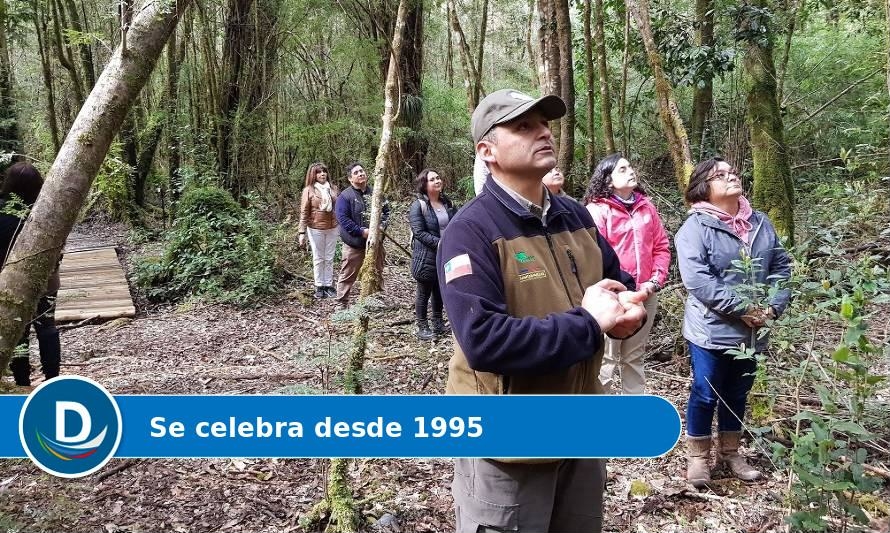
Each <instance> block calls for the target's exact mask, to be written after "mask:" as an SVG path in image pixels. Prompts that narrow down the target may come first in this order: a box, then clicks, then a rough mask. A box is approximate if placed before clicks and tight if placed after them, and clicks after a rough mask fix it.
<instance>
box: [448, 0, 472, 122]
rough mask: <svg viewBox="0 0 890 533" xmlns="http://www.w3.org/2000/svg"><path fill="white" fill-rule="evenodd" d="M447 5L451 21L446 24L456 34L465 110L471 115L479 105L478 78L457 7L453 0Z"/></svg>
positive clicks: (449, 0)
mask: <svg viewBox="0 0 890 533" xmlns="http://www.w3.org/2000/svg"><path fill="white" fill-rule="evenodd" d="M448 5H449V6H451V9H450V11H449V12H450V14H451V20H449V21H448V22H449V23H450V24H451V31H453V32H454V33H456V34H457V49H458V51H460V63H461V65H462V66H463V70H464V88H465V89H466V91H467V110H468V111H469V112H470V113H472V112H473V110H474V109H476V106H477V105H478V104H479V100H478V99H477V96H478V94H479V92H478V91H476V89H475V83H476V80H477V79H479V78H478V76H477V75H476V66H475V64H474V63H473V56H472V54H471V53H470V45H468V44H467V39H466V37H465V36H464V30H463V28H462V27H461V25H460V20H459V19H458V18H457V7H456V6H455V3H454V0H448Z"/></svg>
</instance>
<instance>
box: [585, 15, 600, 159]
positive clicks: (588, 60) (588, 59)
mask: <svg viewBox="0 0 890 533" xmlns="http://www.w3.org/2000/svg"><path fill="white" fill-rule="evenodd" d="M590 3H591V0H584V15H583V17H584V75H585V81H586V83H585V85H587V117H586V118H587V147H586V150H584V165H585V166H586V167H587V169H586V171H587V174H588V175H590V173H591V172H593V168H594V166H595V165H596V161H597V157H596V120H595V113H596V109H595V106H596V87H595V85H596V74H594V72H593V35H592V33H591V29H590V12H591V11H592V9H591V5H590Z"/></svg>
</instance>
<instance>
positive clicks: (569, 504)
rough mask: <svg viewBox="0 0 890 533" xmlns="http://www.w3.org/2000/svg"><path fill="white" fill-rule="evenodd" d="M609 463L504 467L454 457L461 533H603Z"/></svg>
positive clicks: (572, 461)
mask: <svg viewBox="0 0 890 533" xmlns="http://www.w3.org/2000/svg"><path fill="white" fill-rule="evenodd" d="M605 476H606V462H605V461H604V460H602V459H563V460H561V461H557V462H554V463H539V464H523V463H501V462H498V461H492V460H490V459H455V460H454V483H452V485H451V492H452V494H453V495H454V511H455V515H456V516H455V529H456V530H457V531H458V533H478V532H490V531H511V532H519V533H532V532H534V533H542V532H548V531H550V532H553V533H567V532H569V533H571V532H581V531H584V532H593V533H599V532H600V531H601V530H602V527H603V491H604V489H605V480H606V477H605Z"/></svg>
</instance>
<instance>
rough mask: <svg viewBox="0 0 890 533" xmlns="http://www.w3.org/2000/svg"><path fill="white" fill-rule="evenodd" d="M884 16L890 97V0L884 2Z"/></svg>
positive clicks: (888, 91) (889, 93) (889, 92)
mask: <svg viewBox="0 0 890 533" xmlns="http://www.w3.org/2000/svg"><path fill="white" fill-rule="evenodd" d="M884 15H885V16H886V17H887V26H886V28H885V30H884V31H885V35H886V36H887V94H888V95H890V0H886V1H885V2H884ZM888 118H890V117H888Z"/></svg>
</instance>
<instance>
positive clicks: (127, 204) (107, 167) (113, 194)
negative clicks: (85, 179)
mask: <svg viewBox="0 0 890 533" xmlns="http://www.w3.org/2000/svg"><path fill="white" fill-rule="evenodd" d="M121 151H122V148H121V145H120V143H114V144H112V146H111V149H110V150H109V151H108V155H107V156H106V157H105V160H104V161H102V166H101V167H100V168H99V173H98V174H96V180H95V181H94V182H93V188H92V189H91V190H90V194H89V196H88V197H87V203H86V208H85V209H84V210H83V213H88V212H90V211H91V210H92V209H93V208H95V207H98V208H100V209H101V210H102V211H103V212H104V213H105V214H106V215H107V216H108V217H109V218H110V219H111V220H116V221H127V220H129V218H130V208H131V196H130V176H131V175H132V173H133V171H134V169H133V167H131V166H130V165H128V164H127V163H125V162H124V160H123V159H122V157H121Z"/></svg>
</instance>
